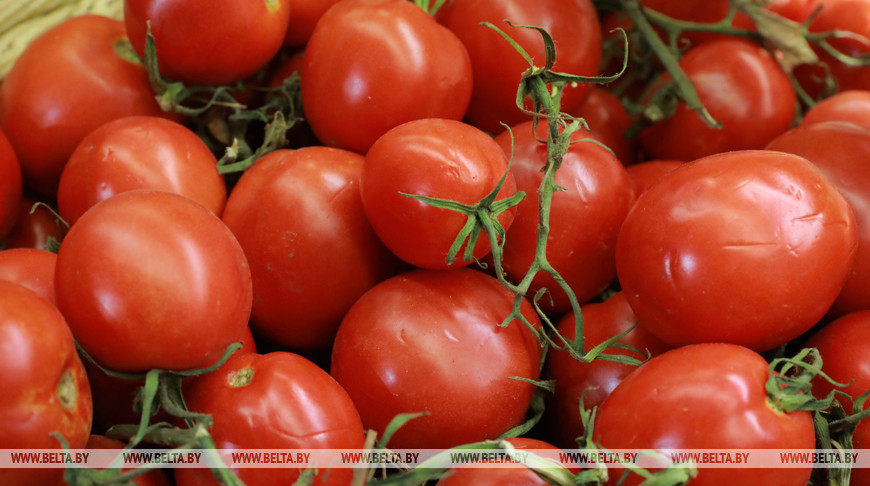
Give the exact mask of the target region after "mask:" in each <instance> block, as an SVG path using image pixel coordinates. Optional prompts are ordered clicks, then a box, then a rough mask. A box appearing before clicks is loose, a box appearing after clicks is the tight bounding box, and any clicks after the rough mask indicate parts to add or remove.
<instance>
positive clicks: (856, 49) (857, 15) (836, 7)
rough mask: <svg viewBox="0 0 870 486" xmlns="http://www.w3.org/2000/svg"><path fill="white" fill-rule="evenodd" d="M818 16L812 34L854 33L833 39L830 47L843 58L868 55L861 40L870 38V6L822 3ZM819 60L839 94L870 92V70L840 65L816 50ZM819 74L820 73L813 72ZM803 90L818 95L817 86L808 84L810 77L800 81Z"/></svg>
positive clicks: (846, 0) (855, 1)
mask: <svg viewBox="0 0 870 486" xmlns="http://www.w3.org/2000/svg"><path fill="white" fill-rule="evenodd" d="M821 3H822V8H821V10H820V11H819V13H818V15H816V16H815V18H813V21H812V23H811V24H810V27H809V30H810V32H827V31H833V30H838V31H842V32H851V33H853V34H855V35H853V36H851V37H845V36H843V37H840V38H830V39H828V43H829V44H830V45H831V47H833V48H835V49H837V50H838V51H840V52H841V53H843V54H846V55H848V56H853V57H861V56H864V55H866V54H867V52H868V51H870V49H868V46H867V43H866V41H865V40H864V39H861V37H864V38H867V37H868V36H870V2H866V1H864V0H837V1H836V2H834V1H830V0H828V1H823V2H821ZM817 53H818V55H819V60H820V61H822V62H824V63H826V64H827V65H828V67H829V68H830V73H831V76H833V78H834V80H835V81H836V83H837V88H838V90H839V91H848V90H853V89H870V67H867V66H848V65H846V64H843V63H842V62H840V61H837V60H836V59H834V58H833V57H831V55H830V54H827V53H825V52H822V51H821V49H817ZM814 72H816V73H818V71H814ZM801 81H802V82H803V85H804V87H805V88H806V89H807V91H809V92H810V93H811V94H816V92H817V91H818V89H817V88H818V86H817V85H813V84H811V83H808V76H807V77H803V78H801Z"/></svg>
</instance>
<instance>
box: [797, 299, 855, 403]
mask: <svg viewBox="0 0 870 486" xmlns="http://www.w3.org/2000/svg"><path fill="white" fill-rule="evenodd" d="M805 346H806V347H808V348H817V349H818V350H819V354H820V355H821V357H822V371H824V372H825V373H826V374H827V375H828V376H830V377H831V379H833V380H834V381H837V382H839V383H846V386H845V387H843V388H840V387H837V388H836V389H837V390H840V391H843V392H845V393H847V394H849V396H850V397H852V398H853V399H855V398H858V395H860V394H862V393H864V392H866V391H868V390H870V367H868V366H867V364H866V361H867V356H870V354H868V352H870V310H862V311H856V312H852V313H850V314H846V315H844V316H842V317H840V318H838V319H835V320H833V321H831V322H829V323H828V324H826V325H825V326H824V327H822V328H821V329H820V330H819V331H817V332H816V333H815V334H813V335H812V336H811V337H810V339H809V340H808V341H807V343H806V345H805ZM834 388H835V387H834V386H833V385H832V384H831V383H830V382H828V381H827V380H825V379H824V378H822V377H821V376H816V378H815V379H813V395H815V396H816V397H819V398H824V397H826V396H827V395H828V393H830V392H831V390H833V389H834ZM835 398H836V399H837V400H839V401H840V403H841V404H842V405H843V408H844V409H845V410H846V411H847V412H851V411H852V402H851V401H850V400H848V399H847V398H845V397H843V396H842V395H836V396H835ZM865 408H866V407H865Z"/></svg>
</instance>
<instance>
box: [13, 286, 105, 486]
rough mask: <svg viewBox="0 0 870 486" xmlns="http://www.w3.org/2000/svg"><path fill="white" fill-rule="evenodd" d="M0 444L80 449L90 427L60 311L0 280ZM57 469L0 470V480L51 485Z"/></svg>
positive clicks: (83, 382)
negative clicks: (0, 376)
mask: <svg viewBox="0 0 870 486" xmlns="http://www.w3.org/2000/svg"><path fill="white" fill-rule="evenodd" d="M0 367H2V369H3V370H4V376H3V394H2V395H0V423H2V424H3V426H2V427H0V449H14V450H21V449H60V447H61V444H60V443H59V442H58V440H57V439H55V438H54V437H52V436H51V434H52V433H55V432H56V433H59V434H61V435H62V436H63V437H64V439H66V441H67V442H68V443H69V447H70V448H72V449H82V448H84V446H85V442H86V441H87V440H88V434H90V431H91V410H92V409H91V392H90V389H89V388H88V379H87V375H86V374H85V370H84V368H83V367H82V362H81V361H80V360H79V357H78V354H76V348H75V343H74V342H73V338H72V335H71V334H70V331H69V328H68V327H67V325H66V323H65V322H64V320H63V316H61V314H60V312H58V311H57V309H56V308H55V307H54V306H53V305H51V303H50V302H49V301H47V300H45V299H44V298H43V297H40V296H39V295H38V294H37V293H36V292H34V291H32V290H30V289H28V288H25V287H23V286H21V285H18V284H16V283H13V282H7V281H0ZM62 476H63V469H56V468H38V469H0V483H2V484H10V485H11V484H21V485H25V484H26V485H28V486H31V485H33V486H43V485H45V486H56V485H57V484H58V483H59V482H60V480H61V477H62Z"/></svg>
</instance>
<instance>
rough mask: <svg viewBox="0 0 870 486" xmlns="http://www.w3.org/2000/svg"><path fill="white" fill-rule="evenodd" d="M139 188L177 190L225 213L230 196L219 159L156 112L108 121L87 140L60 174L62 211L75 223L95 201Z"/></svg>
mask: <svg viewBox="0 0 870 486" xmlns="http://www.w3.org/2000/svg"><path fill="white" fill-rule="evenodd" d="M134 189H154V190H161V191H168V192H175V193H178V194H181V195H182V196H187V197H189V198H190V199H193V200H194V201H196V202H198V203H200V204H202V205H203V206H205V207H206V208H208V209H209V210H210V211H211V212H213V213H214V214H216V215H218V216H220V215H221V212H222V211H223V209H224V203H225V202H226V198H227V190H226V185H225V184H224V179H223V177H222V176H221V175H220V174H219V173H218V171H217V159H216V158H215V156H214V155H213V154H212V153H211V151H210V150H209V148H208V147H207V146H206V145H205V143H204V142H203V141H202V140H201V139H200V138H199V137H198V136H196V134H195V133H193V132H192V131H191V130H190V129H188V128H187V127H185V126H184V125H181V124H179V123H176V122H174V121H171V120H166V119H164V118H159V117H154V116H132V117H124V118H120V119H117V120H113V121H111V122H108V123H106V124H104V125H102V126H100V127H99V128H97V129H96V130H94V131H93V132H91V133H89V134H88V135H87V136H85V138H84V139H82V141H81V143H79V145H78V147H76V149H75V151H74V152H73V153H72V155H71V156H70V158H69V162H67V164H66V166H65V167H64V169H63V173H62V174H61V177H60V185H59V186H58V190H57V204H58V209H59V210H60V215H61V216H62V217H63V218H64V219H65V220H66V222H67V223H69V224H73V223H75V221H76V220H77V219H79V217H81V215H82V214H84V212H85V211H87V210H88V209H89V208H90V207H91V206H93V205H94V204H96V203H98V202H100V201H102V200H103V199H108V198H110V197H112V196H114V195H115V194H118V193H121V192H125V191H130V190H134Z"/></svg>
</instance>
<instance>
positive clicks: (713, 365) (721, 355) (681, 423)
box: [594, 343, 815, 486]
mask: <svg viewBox="0 0 870 486" xmlns="http://www.w3.org/2000/svg"><path fill="white" fill-rule="evenodd" d="M767 379H768V363H767V361H765V360H764V358H763V357H761V355H759V354H758V353H755V352H753V351H751V350H749V349H746V348H744V347H742V346H737V345H734V344H723V343H709V344H696V345H691V346H684V347H681V348H678V349H674V350H671V351H668V352H666V353H664V354H661V355H659V356H657V357H655V358H652V359H651V360H649V361H648V362H646V363H645V364H643V365H642V366H640V367H639V368H637V369H636V370H635V371H633V372H632V373H631V374H629V375H628V376H627V377H625V379H624V380H623V381H622V383H620V384H619V385H618V386H617V387H616V389H614V390H613V392H612V393H611V394H610V396H609V397H607V399H606V400H605V401H604V403H603V404H602V405H601V407H600V408H599V409H598V414H597V416H596V419H595V435H594V440H595V441H596V443H598V444H600V445H601V446H602V447H604V448H607V449H641V450H644V449H654V450H655V449H677V450H683V449H706V450H710V449H719V450H721V449H737V450H751V449H813V448H814V447H815V432H814V429H813V419H812V415H811V414H810V412H806V411H797V412H783V411H781V410H778V409H775V408H774V407H773V406H772V405H771V402H770V401H769V399H768V396H767V393H766V391H765V384H766V382H767ZM811 471H812V467H809V466H807V467H793V468H785V469H783V468H767V469H756V468H739V467H732V468H728V467H723V468H708V467H703V468H699V469H698V476H697V477H696V478H694V479H692V480H691V481H690V483H691V484H692V486H708V485H716V486H720V485H723V484H740V485H743V486H754V485H758V486H762V485H763V486H805V485H806V484H807V481H808V480H809V477H810V472H811ZM622 473H623V470H621V469H617V468H614V469H613V470H611V471H610V481H609V482H608V483H607V484H611V485H615V484H617V480H619V478H620V476H621V475H622ZM640 482H641V477H640V476H638V475H636V474H634V473H632V474H629V477H628V480H627V481H625V482H624V483H620V484H624V485H626V486H633V485H637V484H640Z"/></svg>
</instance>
